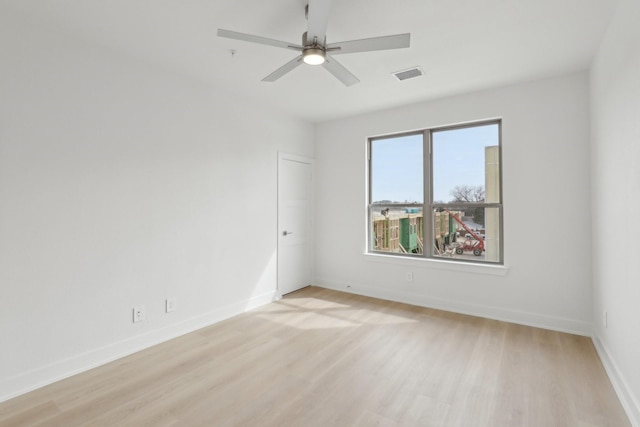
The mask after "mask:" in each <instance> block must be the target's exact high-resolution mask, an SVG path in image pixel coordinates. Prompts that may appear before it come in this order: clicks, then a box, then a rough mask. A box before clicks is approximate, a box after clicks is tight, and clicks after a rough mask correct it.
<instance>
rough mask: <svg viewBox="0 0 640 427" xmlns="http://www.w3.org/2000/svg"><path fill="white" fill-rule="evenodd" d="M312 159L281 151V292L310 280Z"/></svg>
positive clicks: (279, 268)
mask: <svg viewBox="0 0 640 427" xmlns="http://www.w3.org/2000/svg"><path fill="white" fill-rule="evenodd" d="M312 169H313V163H312V160H311V159H308V158H305V157H300V156H294V155H289V154H284V153H278V294H280V295H284V294H287V293H289V292H293V291H295V290H298V289H300V288H304V287H305V286H308V285H310V284H311V259H312V255H311V250H312V245H311V236H312V229H311V227H312V215H313V211H312V191H311V190H312V181H311V180H312Z"/></svg>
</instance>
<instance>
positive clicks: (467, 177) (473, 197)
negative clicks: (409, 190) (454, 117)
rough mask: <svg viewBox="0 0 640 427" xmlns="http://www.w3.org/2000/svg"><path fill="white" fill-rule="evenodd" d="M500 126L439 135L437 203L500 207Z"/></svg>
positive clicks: (436, 141)
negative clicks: (494, 204) (496, 204)
mask: <svg viewBox="0 0 640 427" xmlns="http://www.w3.org/2000/svg"><path fill="white" fill-rule="evenodd" d="M498 145H499V125H498V124H497V123H494V124H489V125H481V126H474V127H468V128H460V129H451V130H442V131H435V132H433V133H432V147H433V202H434V203H484V202H487V203H500V185H499V182H500V176H499V175H498V174H499V171H500V168H499V158H498V156H499V149H498Z"/></svg>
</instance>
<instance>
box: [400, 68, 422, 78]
mask: <svg viewBox="0 0 640 427" xmlns="http://www.w3.org/2000/svg"><path fill="white" fill-rule="evenodd" d="M423 74H424V73H423V72H422V69H421V68H420V67H413V68H409V69H408V70H402V71H397V72H395V73H393V75H394V76H396V79H398V80H400V81H402V80H407V79H412V78H414V77H420V76H421V75H423Z"/></svg>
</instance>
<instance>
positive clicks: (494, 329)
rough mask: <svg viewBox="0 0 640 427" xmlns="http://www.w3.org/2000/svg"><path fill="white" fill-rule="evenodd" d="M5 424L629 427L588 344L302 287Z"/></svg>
mask: <svg viewBox="0 0 640 427" xmlns="http://www.w3.org/2000/svg"><path fill="white" fill-rule="evenodd" d="M0 425H1V426H3V427H4V426H47V427H51V426H61V427H62V426H64V427H73V426H109V427H113V426H136V427H139V426H154V427H162V426H170V427H177V426H181V427H182V426H186V427H191V426H194V427H195V426H216V427H217V426H322V427H329V426H367V427H368V426H447V427H448V426H473V427H480V426H491V427H498V426H509V427H512V426H535V427H542V426H544V427H550V426H562V427H567V426H581V427H587V426H616V427H617V426H628V425H629V422H628V420H627V418H626V416H625V414H624V411H623V409H622V407H621V405H620V402H619V401H618V399H617V398H616V396H615V393H614V391H613V388H612V386H611V384H610V382H609V380H608V378H607V376H606V374H605V371H604V369H603V367H602V365H601V363H600V361H599V359H598V357H597V355H596V352H595V350H594V347H593V345H592V343H591V341H590V339H588V338H585V337H580V336H575V335H569V334H563V333H558V332H551V331H547V330H543V329H536V328H531V327H526V326H519V325H514V324H509V323H504V322H498V321H494V320H487V319H482V318H477V317H470V316H464V315H458V314H453V313H447V312H442V311H437V310H431V309H425V308H419V307H413V306H409V305H404V304H399V303H392V302H387V301H380V300H376V299H371V298H365V297H361V296H355V295H350V294H345V293H341V292H335V291H330V290H326V289H322V288H306V289H303V290H301V291H298V292H295V293H292V294H289V295H288V296H287V297H286V298H285V299H283V300H281V301H279V302H276V303H273V304H270V305H268V306H265V307H262V308H260V309H257V310H254V311H252V312H250V313H246V314H243V315H240V316H237V317H235V318H233V319H230V320H227V321H225V322H222V323H219V324H216V325H214V326H211V327H208V328H205V329H202V330H199V331H197V332H194V333H191V334H189V335H185V336H183V337H180V338H177V339H175V340H172V341H170V342H167V343H165V344H162V345H159V346H156V347H154V348H151V349H148V350H145V351H142V352H140V353H136V354H134V355H132V356H129V357H127V358H124V359H121V360H118V361H116V362H113V363H110V364H108V365H105V366H102V367H100V368H97V369H94V370H91V371H88V372H85V373H83V374H80V375H77V376H75V377H72V378H69V379H67V380H64V381H61V382H58V383H56V384H53V385H50V386H47V387H45V388H42V389H39V390H36V391H34V392H31V393H29V394H26V395H23V396H20V397H18V398H16V399H13V400H10V401H7V402H4V403H2V404H0Z"/></svg>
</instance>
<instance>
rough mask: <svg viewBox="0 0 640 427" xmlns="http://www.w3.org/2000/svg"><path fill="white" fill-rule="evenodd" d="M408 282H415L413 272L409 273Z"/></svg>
mask: <svg viewBox="0 0 640 427" xmlns="http://www.w3.org/2000/svg"><path fill="white" fill-rule="evenodd" d="M407 282H409V283H412V282H413V273H412V272H408V273H407Z"/></svg>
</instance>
